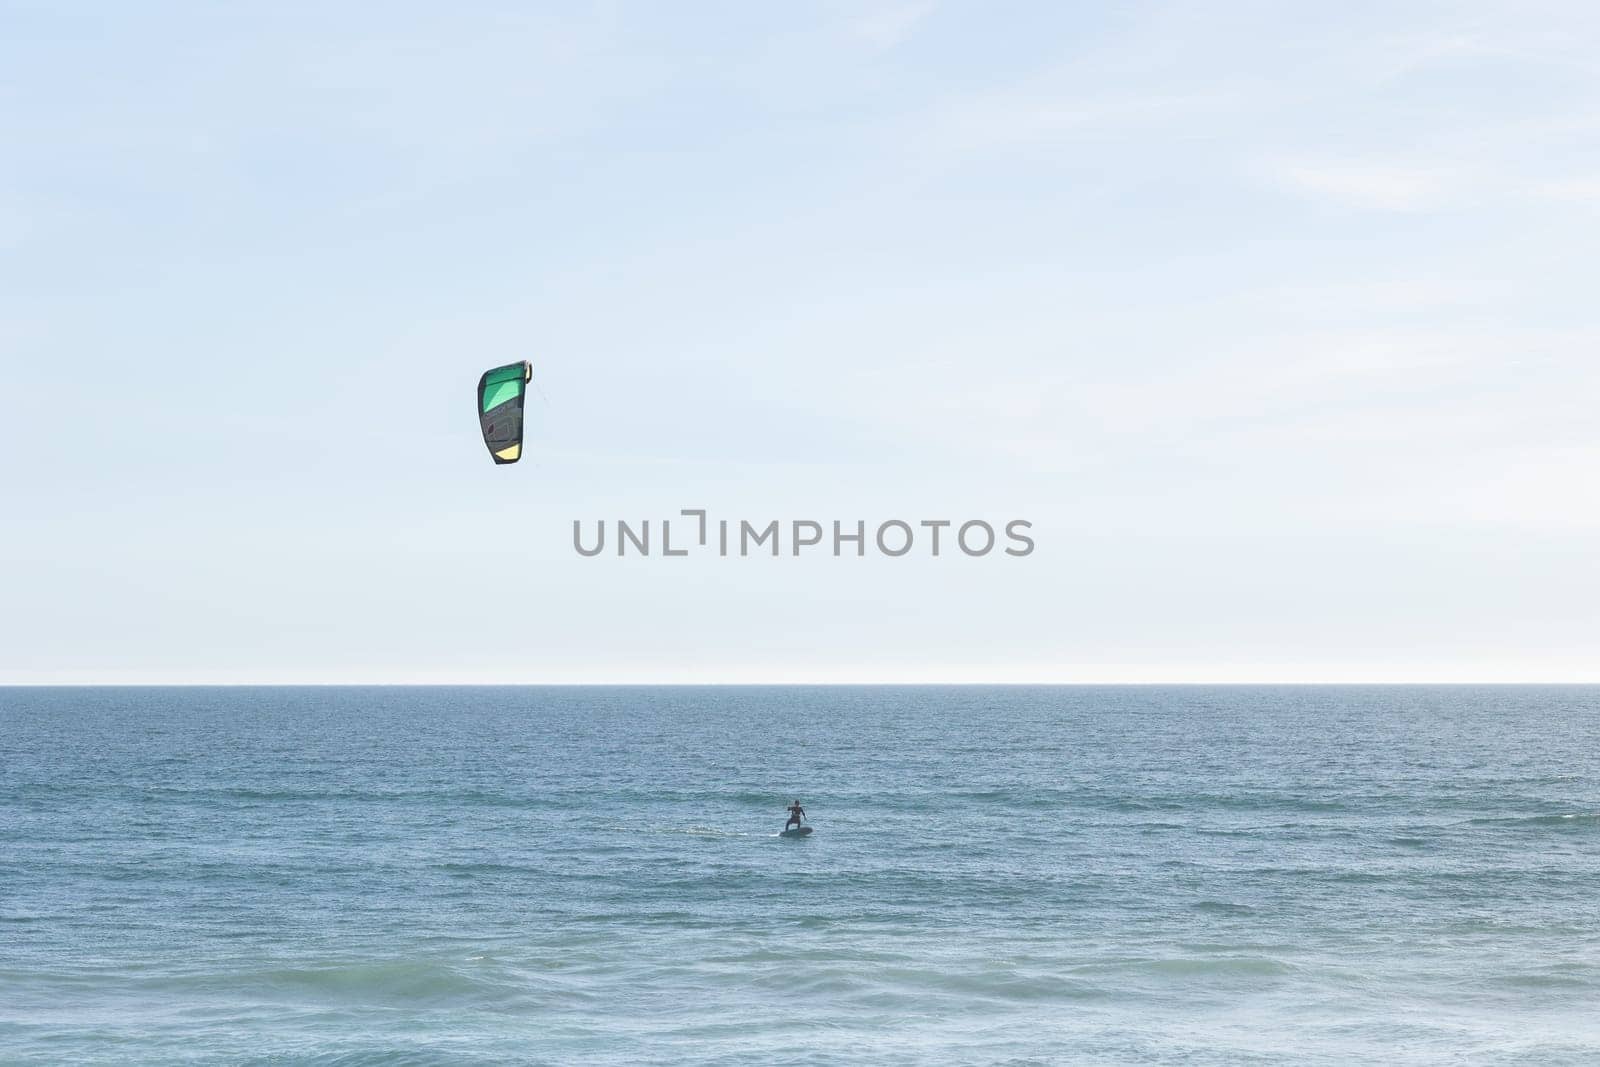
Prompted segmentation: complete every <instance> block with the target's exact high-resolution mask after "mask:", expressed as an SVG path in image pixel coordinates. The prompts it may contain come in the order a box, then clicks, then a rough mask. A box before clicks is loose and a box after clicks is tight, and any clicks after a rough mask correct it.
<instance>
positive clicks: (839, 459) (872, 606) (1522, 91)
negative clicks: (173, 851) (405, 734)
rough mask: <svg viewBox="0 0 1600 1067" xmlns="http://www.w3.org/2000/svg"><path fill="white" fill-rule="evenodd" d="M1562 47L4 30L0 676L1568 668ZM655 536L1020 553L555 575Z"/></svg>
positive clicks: (1481, 30)
mask: <svg viewBox="0 0 1600 1067" xmlns="http://www.w3.org/2000/svg"><path fill="white" fill-rule="evenodd" d="M1597 53H1600V8H1597V7H1596V6H1595V5H1592V4H1587V3H1531V4H1517V5H1510V4H1504V3H1470V2H1468V3H1395V2H1385V3H1373V4H1360V3H1357V4H1341V5H1310V4H1299V5H1287V4H1280V3H1220V4H1219V3H1192V4H1173V3H1134V4H1122V5H1068V4H1055V3H1037V4H1029V3H1018V4H1002V5H996V4H963V5H955V4H942V3H931V2H930V3H915V2H911V3H898V2H885V3H861V4H845V3H824V4H799V5H792V4H791V5H779V4H743V3H730V4H725V5H714V4H671V5H667V4H637V5H629V4H602V5H595V6H582V5H570V6H566V5H563V6H554V5H548V6H537V5H522V4H474V3H461V4H450V5H422V4H382V5H377V4H359V5H357V4H349V5H337V4H335V5H328V4H284V3H272V4H230V5H211V4H177V3H171V4H152V5H119V4H79V5H62V4H47V3H15V2H4V0H0V367H3V374H0V490H3V493H4V499H3V502H0V550H3V556H0V682H115V681H148V682H157V681H268V682H288V681H312V682H315V681H485V682H506V681H529V682H538V681H552V682H569V681H752V680H772V681H783V680H794V681H828V680H839V681H851V680H897V681H916V680H926V681H985V680H999V681H1005V680H1014V681H1023V680H1051V681H1073V680H1083V681H1100V680H1130V681H1158V680H1235V679H1242V680H1284V679H1296V680H1355V679H1370V680H1518V679H1551V680H1579V679H1587V680H1600V659H1597V657H1596V656H1595V652H1594V650H1595V649H1596V648H1600V560H1597V544H1600V540H1597V535H1600V478H1597V476H1596V475H1597V467H1600V464H1597V460H1600V418H1597V415H1596V410H1597V405H1600V346H1597V340H1600V313H1597V311H1596V307H1597V302H1596V299H1595V297H1594V281H1593V276H1594V273H1595V254H1596V253H1595V250H1596V248H1597V247H1600V246H1597V238H1600V118H1597V116H1600V67H1597V65H1596V62H1595V58H1594V57H1595V55H1596V54H1597ZM522 358H527V359H529V360H531V361H532V362H533V364H534V367H535V373H536V376H537V378H538V380H539V382H540V384H541V386H542V389H543V391H544V396H545V397H547V398H548V403H546V402H545V400H544V399H542V398H540V397H538V396H535V397H534V399H533V403H532V405H531V406H530V409H529V411H530V417H531V428H530V435H529V448H530V456H529V458H528V459H527V460H526V461H524V462H523V463H522V464H520V465H518V466H516V467H510V468H495V467H494V466H493V465H492V464H490V463H489V461H488V458H487V455H486V454H485V452H484V450H483V445H482V443H481V441H480V440H479V438H478V432H477V427H476V424H475V421H474V417H473V411H472V407H471V405H472V394H473V387H474V385H475V383H476V379H477V376H478V374H479V372H480V371H482V370H483V369H484V368H486V367H489V366H492V365H495V364H498V363H504V362H508V361H511V360H515V359H522ZM693 506H703V507H707V508H710V509H711V510H712V512H713V514H714V515H721V516H725V517H729V518H741V517H743V518H750V519H765V518H768V517H773V518H782V519H793V518H816V519H823V520H829V519H834V518H839V519H847V520H848V519H855V518H864V519H868V520H879V519H885V518H906V519H913V520H914V519H918V518H944V517H948V518H958V519H959V518H968V517H986V518H990V519H994V520H999V521H1003V520H1005V519H1008V518H1012V517H1024V518H1028V519H1031V520H1032V521H1033V522H1034V524H1035V533H1036V536H1037V540H1038V544H1039V548H1038V551H1037V552H1036V553H1035V555H1033V556H1032V557H1030V558H1028V559H1024V560H1014V559H1007V558H990V559H983V560H967V559H963V558H959V557H957V558H943V559H939V560H929V559H925V558H907V559H902V560H890V559H882V558H869V559H866V560H862V561H854V560H837V561H836V560H832V559H820V558H819V559H816V560H801V561H795V560H792V559H780V560H770V559H760V560H744V561H740V560H717V559H691V560H687V561H678V560H662V559H649V560H617V559H615V558H611V557H607V558H600V559H593V560H589V559H580V558H578V557H577V556H576V555H575V554H574V553H573V551H572V549H571V545H570V524H571V521H572V520H573V519H575V518H581V519H584V520H586V521H592V520H594V519H597V518H600V517H607V518H617V517H626V518H630V519H638V518H646V517H660V516H661V515H662V514H671V513H673V512H675V511H676V510H677V509H678V508H681V507H693Z"/></svg>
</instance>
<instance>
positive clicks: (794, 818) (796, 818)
mask: <svg viewBox="0 0 1600 1067" xmlns="http://www.w3.org/2000/svg"><path fill="white" fill-rule="evenodd" d="M805 817H806V809H805V808H802V807H801V806H800V801H799V800H798V799H796V800H795V802H794V803H793V804H790V805H789V821H788V822H786V823H784V824H783V828H784V829H785V830H787V829H789V827H791V826H799V825H800V824H801V823H802V822H804V821H805Z"/></svg>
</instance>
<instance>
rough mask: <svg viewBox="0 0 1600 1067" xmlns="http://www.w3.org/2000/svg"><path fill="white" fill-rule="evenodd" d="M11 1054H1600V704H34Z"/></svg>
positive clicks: (309, 1059)
mask: <svg viewBox="0 0 1600 1067" xmlns="http://www.w3.org/2000/svg"><path fill="white" fill-rule="evenodd" d="M796 799H798V800H799V801H800V802H801V803H802V804H803V806H804V807H805V810H806V812H807V815H808V816H809V820H810V824H811V825H812V826H813V828H814V833H813V834H811V836H809V837H806V838H801V839H791V838H784V837H780V836H779V831H780V830H782V829H783V825H784V821H785V817H786V813H785V808H786V807H787V806H788V805H789V804H790V803H791V802H792V801H794V800H796ZM0 1063H7V1064H143V1063H148V1064H201V1063H204V1064H290V1063H308V1064H338V1065H358V1064H386V1065H387V1064H455V1063H459V1064H641V1063H694V1064H740V1065H744V1064H873V1065H893V1064H944V1063H951V1064H1011V1065H1020V1064H1071V1063H1084V1064H1147V1063H1181V1064H1230V1065H1233V1064H1280V1063H1282V1064H1322V1063H1327V1064H1351V1063H1373V1064H1380V1063H1381V1064H1407V1063H1418V1064H1422V1063H1451V1064H1459V1063H1470V1064H1478V1063H1483V1064H1491V1063H1492V1064H1540V1065H1545V1064H1596V1063H1600V688H1596V687H1468V686H1460V687H1427V686H1411V687H1357V686H1352V687H1269V686H1244V687H1206V686H1187V687H1144V686H1130V687H1023V686H1014V687H771V688H765V687H705V688H694V687H661V688H648V687H644V688H603V687H597V688H584V687H578V688H443V687H439V688H343V687H338V688H93V689H71V688H39V689H15V688H13V689H0Z"/></svg>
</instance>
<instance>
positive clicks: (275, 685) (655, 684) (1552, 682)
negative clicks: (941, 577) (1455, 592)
mask: <svg viewBox="0 0 1600 1067" xmlns="http://www.w3.org/2000/svg"><path fill="white" fill-rule="evenodd" d="M1208 686H1209V687H1221V686H1239V687H1269V686H1276V687H1304V688H1312V687H1321V688H1326V687H1334V686H1347V687H1359V686H1387V687H1418V688H1422V687H1440V686H1501V687H1514V686H1600V679H1594V678H1578V679H1570V678H1560V679H1551V678H1527V679H1505V678H1497V679H1471V678H1468V679H1460V678H1455V679H1404V680H1395V679H1338V680H1333V679H1294V680H1285V679H1261V678H1253V679H1252V678H1242V679H1204V680H1201V679H1187V680H1185V679H1173V680H1152V679H1122V680H1104V679H1102V680H1084V681H1061V680H1050V681H1035V680H1021V681H960V682H953V681H918V682H912V681H895V680H878V681H627V682H599V681H581V682H573V681H562V682H533V681H526V682H524V681H519V682H468V681H460V682H454V681H451V682H415V681H412V682H407V681H340V682H316V681H311V682H274V681H227V682H207V681H153V682H152V681H110V682H104V681H101V682H70V681H67V682H64V681H47V682H11V681H3V680H0V689H870V688H881V689H890V688H895V689H917V688H923V689H1000V688H1018V689H1021V688H1033V689H1070V688H1085V689H1087V688H1106V689H1110V688H1123V689H1136V688H1152V689H1153V688H1162V687H1174V688H1202V687H1208Z"/></svg>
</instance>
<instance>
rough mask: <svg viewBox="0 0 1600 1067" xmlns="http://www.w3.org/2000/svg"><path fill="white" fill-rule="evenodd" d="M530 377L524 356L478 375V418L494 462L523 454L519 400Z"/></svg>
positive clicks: (520, 456)
mask: <svg viewBox="0 0 1600 1067" xmlns="http://www.w3.org/2000/svg"><path fill="white" fill-rule="evenodd" d="M532 379H533V366H532V365H531V364H529V362H528V361H527V360H523V361H522V362H521V363H508V364H506V365H505V366H504V367H496V368H495V369H494V370H486V371H484V372H483V377H482V378H479V379H478V422H479V424H480V425H481V426H482V427H483V443H484V444H486V445H488V446H489V454H490V455H491V456H493V457H494V461H495V462H496V463H515V462H516V461H517V460H519V459H521V458H522V401H523V399H524V397H525V396H526V394H527V392H528V382H529V381H531V380H532Z"/></svg>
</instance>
